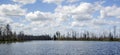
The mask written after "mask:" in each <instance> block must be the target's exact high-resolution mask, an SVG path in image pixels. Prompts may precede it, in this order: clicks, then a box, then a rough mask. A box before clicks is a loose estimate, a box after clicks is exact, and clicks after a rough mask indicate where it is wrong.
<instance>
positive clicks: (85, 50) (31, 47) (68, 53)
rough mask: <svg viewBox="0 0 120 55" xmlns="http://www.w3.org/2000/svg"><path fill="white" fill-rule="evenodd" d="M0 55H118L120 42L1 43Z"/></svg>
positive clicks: (119, 53)
mask: <svg viewBox="0 0 120 55" xmlns="http://www.w3.org/2000/svg"><path fill="white" fill-rule="evenodd" d="M0 55H120V42H102V41H28V42H16V43H1V44H0Z"/></svg>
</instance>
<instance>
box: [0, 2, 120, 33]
mask: <svg viewBox="0 0 120 55" xmlns="http://www.w3.org/2000/svg"><path fill="white" fill-rule="evenodd" d="M3 24H10V26H11V29H12V31H14V32H17V33H19V32H20V31H23V32H24V33H25V34H33V35H41V34H54V33H55V32H56V31H60V32H61V33H66V32H69V31H76V32H81V31H83V30H85V31H90V32H103V31H113V26H116V27H117V30H118V31H119V30H120V0H0V26H2V25H3Z"/></svg>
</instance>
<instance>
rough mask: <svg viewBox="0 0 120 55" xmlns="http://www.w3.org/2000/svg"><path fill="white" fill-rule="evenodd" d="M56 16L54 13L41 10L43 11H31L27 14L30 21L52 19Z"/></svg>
mask: <svg viewBox="0 0 120 55" xmlns="http://www.w3.org/2000/svg"><path fill="white" fill-rule="evenodd" d="M53 18H54V15H53V14H52V13H50V12H41V11H35V12H30V13H28V14H27V15H26V19H27V20H28V21H47V20H49V21H50V20H52V19H53Z"/></svg>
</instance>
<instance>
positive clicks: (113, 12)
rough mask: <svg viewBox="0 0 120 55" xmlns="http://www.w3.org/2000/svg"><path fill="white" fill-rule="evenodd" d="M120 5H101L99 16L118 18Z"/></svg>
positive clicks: (119, 16)
mask: <svg viewBox="0 0 120 55" xmlns="http://www.w3.org/2000/svg"><path fill="white" fill-rule="evenodd" d="M119 12H120V7H118V6H116V5H113V6H107V7H103V8H102V9H101V11H100V14H101V16H100V17H101V18H107V17H115V18H120V13H119Z"/></svg>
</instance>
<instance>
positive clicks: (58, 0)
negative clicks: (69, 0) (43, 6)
mask: <svg viewBox="0 0 120 55" xmlns="http://www.w3.org/2000/svg"><path fill="white" fill-rule="evenodd" d="M63 1H64V0H43V3H54V4H57V5H60V4H61V3H62V2H63Z"/></svg>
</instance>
